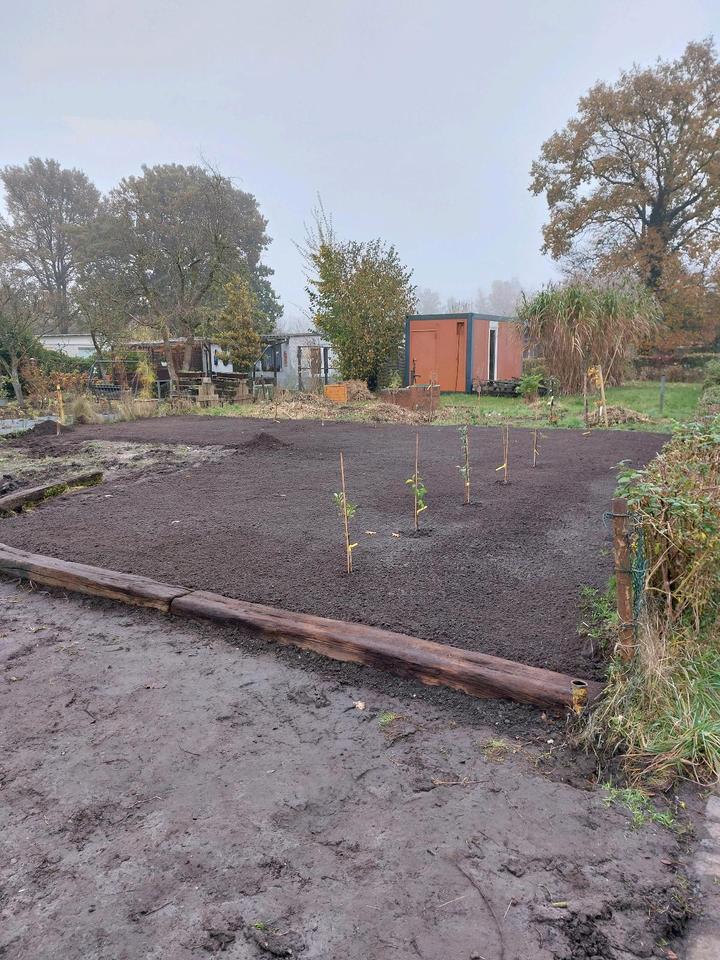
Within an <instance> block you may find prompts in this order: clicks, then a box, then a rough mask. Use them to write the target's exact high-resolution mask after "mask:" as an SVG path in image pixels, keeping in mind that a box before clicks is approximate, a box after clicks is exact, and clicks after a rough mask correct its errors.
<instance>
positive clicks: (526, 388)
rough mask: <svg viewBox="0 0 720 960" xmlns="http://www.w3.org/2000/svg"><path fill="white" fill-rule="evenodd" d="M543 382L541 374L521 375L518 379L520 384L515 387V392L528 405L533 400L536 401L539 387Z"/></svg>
mask: <svg viewBox="0 0 720 960" xmlns="http://www.w3.org/2000/svg"><path fill="white" fill-rule="evenodd" d="M542 382H543V375H542V373H523V375H522V376H521V377H520V383H519V384H518V385H517V387H516V388H515V390H516V391H517V393H519V394H520V396H521V397H522V398H523V400H526V401H527V402H528V403H532V402H533V401H534V400H537V398H538V396H539V394H540V386H541V384H542Z"/></svg>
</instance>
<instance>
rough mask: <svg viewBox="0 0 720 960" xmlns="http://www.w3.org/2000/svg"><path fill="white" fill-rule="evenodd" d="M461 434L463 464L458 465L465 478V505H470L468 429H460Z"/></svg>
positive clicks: (461, 474) (464, 427)
mask: <svg viewBox="0 0 720 960" xmlns="http://www.w3.org/2000/svg"><path fill="white" fill-rule="evenodd" d="M458 433H459V434H460V452H461V457H462V463H459V464H458V470H459V471H460V476H461V477H462V478H463V485H464V488H465V503H470V445H469V442H468V428H467V427H466V426H462V427H458Z"/></svg>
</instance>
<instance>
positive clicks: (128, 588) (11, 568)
mask: <svg viewBox="0 0 720 960" xmlns="http://www.w3.org/2000/svg"><path fill="white" fill-rule="evenodd" d="M0 571H2V572H3V573H6V574H8V575H9V576H11V577H19V578H20V579H22V580H32V582H33V583H42V584H45V585H46V586H48V587H58V588H59V589H61V590H72V591H74V592H77V593H85V594H88V595H90V596H93V597H104V598H106V599H108V600H120V601H122V602H123V603H129V604H132V605H134V606H137V607H152V608H154V609H156V610H162V611H163V612H165V613H168V612H169V610H170V602H171V600H174V599H175V598H176V597H180V596H182V594H183V593H187V590H186V589H185V588H184V587H178V586H172V585H171V584H167V583H158V582H157V581H156V580H150V579H148V578H147V577H138V576H135V575H134V574H132V573H120V572H119V571H117V570H106V569H104V568H103V567H91V566H88V565H86V564H84V563H70V562H68V561H65V560H56V559H55V558H54V557H45V556H42V555H40V554H33V553H27V552H26V551H24V550H17V549H15V548H14V547H9V546H6V545H5V544H0Z"/></svg>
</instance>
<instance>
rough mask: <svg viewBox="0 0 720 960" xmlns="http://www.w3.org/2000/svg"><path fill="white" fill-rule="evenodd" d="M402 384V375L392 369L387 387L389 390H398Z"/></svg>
mask: <svg viewBox="0 0 720 960" xmlns="http://www.w3.org/2000/svg"><path fill="white" fill-rule="evenodd" d="M402 385H403V381H402V377H401V376H400V374H399V372H398V371H397V370H393V372H392V373H391V374H390V379H389V380H388V389H389V390H399V389H400V388H401V387H402Z"/></svg>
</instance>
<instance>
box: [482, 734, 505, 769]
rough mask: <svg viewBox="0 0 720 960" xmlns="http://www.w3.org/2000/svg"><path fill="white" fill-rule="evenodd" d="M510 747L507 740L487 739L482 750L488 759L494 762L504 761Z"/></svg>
mask: <svg viewBox="0 0 720 960" xmlns="http://www.w3.org/2000/svg"><path fill="white" fill-rule="evenodd" d="M509 749H510V747H509V746H508V744H507V743H506V742H505V740H500V739H494V740H486V741H485V743H484V744H483V747H482V752H483V755H484V757H485V759H486V760H491V761H493V762H494V763H504V762H505V758H506V757H507V754H508V751H509Z"/></svg>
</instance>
